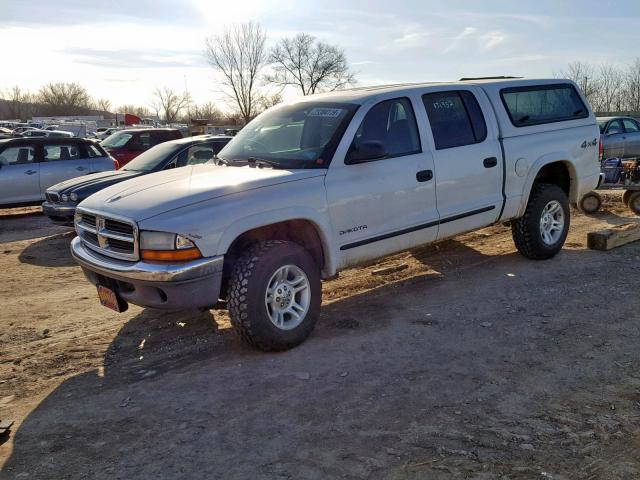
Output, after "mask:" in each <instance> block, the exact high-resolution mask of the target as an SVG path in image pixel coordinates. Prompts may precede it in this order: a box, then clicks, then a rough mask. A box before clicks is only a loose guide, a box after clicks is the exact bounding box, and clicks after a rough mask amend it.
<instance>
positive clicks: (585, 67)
mask: <svg viewBox="0 0 640 480" xmlns="http://www.w3.org/2000/svg"><path fill="white" fill-rule="evenodd" d="M558 76H559V77H562V78H567V79H569V80H573V81H574V82H575V83H577V84H578V86H579V87H580V90H582V93H584V95H585V96H586V97H587V100H589V103H590V104H591V105H592V107H593V108H596V104H597V102H598V101H599V98H598V97H599V96H600V80H599V75H598V73H597V72H596V69H595V67H594V66H593V65H591V64H588V63H583V62H572V63H570V64H569V65H568V66H567V69H566V70H565V71H563V72H560V74H559V75H558Z"/></svg>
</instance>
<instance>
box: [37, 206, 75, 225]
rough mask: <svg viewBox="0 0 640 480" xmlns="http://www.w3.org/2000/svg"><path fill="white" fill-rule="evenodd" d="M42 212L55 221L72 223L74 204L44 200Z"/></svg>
mask: <svg viewBox="0 0 640 480" xmlns="http://www.w3.org/2000/svg"><path fill="white" fill-rule="evenodd" d="M42 212H43V213H44V214H45V215H46V216H47V217H49V218H50V219H51V220H53V221H54V222H56V223H64V224H71V225H73V216H74V214H75V212H76V206H75V205H65V204H60V203H51V202H44V203H43V204H42Z"/></svg>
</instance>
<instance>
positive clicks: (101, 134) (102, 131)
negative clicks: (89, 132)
mask: <svg viewBox="0 0 640 480" xmlns="http://www.w3.org/2000/svg"><path fill="white" fill-rule="evenodd" d="M119 130H120V129H119V128H116V127H112V128H99V129H98V131H97V132H96V137H97V138H99V139H100V140H104V139H105V138H107V137H108V136H109V135H113V134H114V133H116V132H117V131H119Z"/></svg>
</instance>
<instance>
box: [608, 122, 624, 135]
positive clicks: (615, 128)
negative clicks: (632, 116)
mask: <svg viewBox="0 0 640 480" xmlns="http://www.w3.org/2000/svg"><path fill="white" fill-rule="evenodd" d="M623 131H624V130H623V129H622V122H621V121H620V120H612V121H611V122H609V126H608V127H607V131H606V133H607V135H616V134H618V133H622V132H623Z"/></svg>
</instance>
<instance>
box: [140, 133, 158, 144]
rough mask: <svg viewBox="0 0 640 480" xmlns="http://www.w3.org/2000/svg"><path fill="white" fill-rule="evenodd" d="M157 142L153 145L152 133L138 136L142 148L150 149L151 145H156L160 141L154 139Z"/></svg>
mask: <svg viewBox="0 0 640 480" xmlns="http://www.w3.org/2000/svg"><path fill="white" fill-rule="evenodd" d="M154 140H155V142H154V143H152V142H151V133H147V132H145V133H141V134H140V135H139V136H138V144H139V145H140V146H141V147H142V148H149V147H151V145H155V144H156V143H158V142H159V140H158V139H157V137H156V138H155V139H154Z"/></svg>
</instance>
